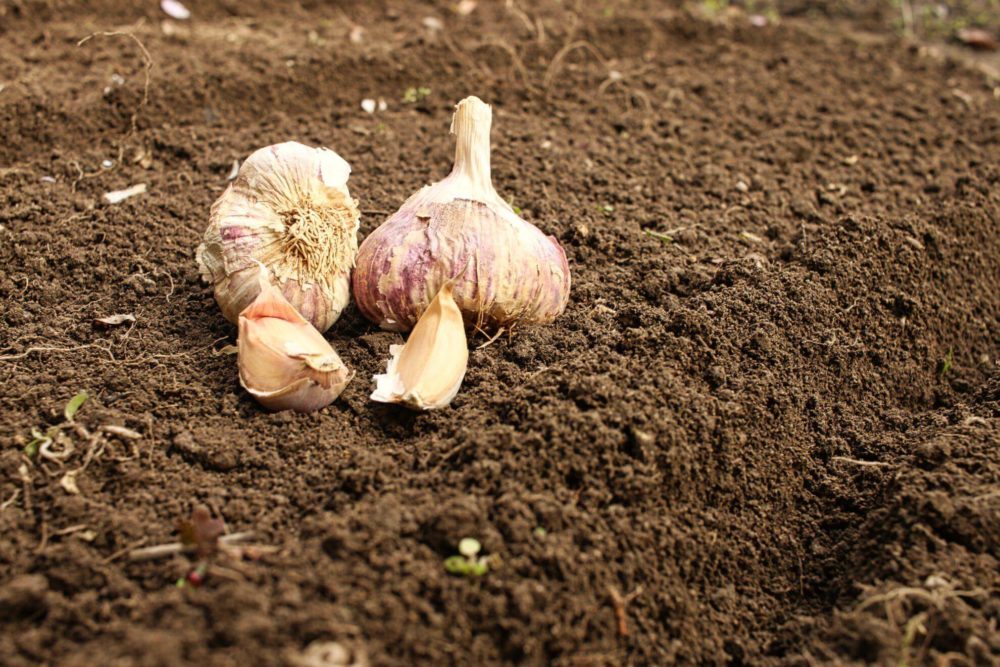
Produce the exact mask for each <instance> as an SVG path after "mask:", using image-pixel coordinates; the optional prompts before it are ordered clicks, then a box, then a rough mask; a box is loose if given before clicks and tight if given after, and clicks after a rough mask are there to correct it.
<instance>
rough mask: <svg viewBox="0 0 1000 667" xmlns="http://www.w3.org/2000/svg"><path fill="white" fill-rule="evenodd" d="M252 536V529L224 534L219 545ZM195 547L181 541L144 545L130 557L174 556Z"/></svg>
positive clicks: (135, 559)
mask: <svg viewBox="0 0 1000 667" xmlns="http://www.w3.org/2000/svg"><path fill="white" fill-rule="evenodd" d="M251 537H253V533H252V532H250V531H246V532H242V533H231V534H229V535H223V536H222V537H220V538H219V546H220V547H226V546H230V545H236V544H239V543H240V542H245V541H246V540H248V539H250V538H251ZM193 549H194V546H192V545H187V544H182V543H180V542H170V543H168V544H157V545H155V546H152V547H143V548H142V549H133V550H132V551H130V552H129V555H128V559H129V560H131V561H143V560H153V559H155V558H163V557H164V556H172V555H174V554H178V553H181V552H183V551H191V550H193Z"/></svg>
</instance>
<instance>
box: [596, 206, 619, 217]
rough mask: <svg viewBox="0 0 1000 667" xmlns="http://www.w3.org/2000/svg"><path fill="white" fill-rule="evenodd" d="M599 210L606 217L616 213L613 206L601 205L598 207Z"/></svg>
mask: <svg viewBox="0 0 1000 667" xmlns="http://www.w3.org/2000/svg"><path fill="white" fill-rule="evenodd" d="M597 210H598V211H600V212H601V213H603V214H604V215H611V214H612V213H614V211H615V207H614V206H612V205H611V204H599V205H598V206H597Z"/></svg>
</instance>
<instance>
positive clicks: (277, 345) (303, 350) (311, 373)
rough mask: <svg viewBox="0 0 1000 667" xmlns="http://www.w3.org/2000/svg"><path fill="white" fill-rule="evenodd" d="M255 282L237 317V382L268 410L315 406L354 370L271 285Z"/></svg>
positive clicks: (324, 401) (332, 396)
mask: <svg viewBox="0 0 1000 667" xmlns="http://www.w3.org/2000/svg"><path fill="white" fill-rule="evenodd" d="M260 282H261V283H262V286H261V289H260V292H259V294H258V295H257V298H256V299H254V302H253V303H252V304H250V305H249V306H248V307H247V308H246V309H245V310H244V311H243V312H242V313H240V317H239V338H238V340H237V350H238V363H239V369H240V384H242V385H243V387H244V388H245V389H246V390H247V391H248V392H249V393H250V395H251V396H253V397H254V398H255V399H257V401H258V402H259V403H260V404H261V405H263V406H264V407H265V408H268V409H270V410H275V411H280V410H294V411H296V412H313V411H316V410H320V409H322V408H324V407H326V406H327V405H329V404H330V403H331V402H333V400H334V399H336V398H337V397H338V396H339V395H340V393H341V392H342V391H343V390H344V387H346V386H347V383H348V382H350V381H351V378H352V377H353V376H354V374H353V373H351V372H350V371H349V370H348V369H347V367H346V366H345V365H344V362H343V361H341V360H340V357H339V356H337V353H336V352H335V351H334V350H333V348H332V347H331V346H330V344H329V343H328V342H327V341H326V339H325V338H323V336H322V334H320V333H319V331H317V330H316V328H315V327H314V326H313V325H311V324H310V323H309V322H308V321H306V319H305V318H303V317H302V315H300V314H299V312H298V311H297V310H295V308H294V307H293V306H292V305H291V304H290V303H289V302H288V300H287V299H285V297H284V296H282V294H281V291H280V290H279V289H278V288H277V287H274V286H273V285H269V284H266V281H263V280H261V281H260Z"/></svg>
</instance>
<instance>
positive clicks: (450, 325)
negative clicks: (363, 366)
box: [371, 281, 469, 410]
mask: <svg viewBox="0 0 1000 667" xmlns="http://www.w3.org/2000/svg"><path fill="white" fill-rule="evenodd" d="M453 290H454V283H453V282H452V281H449V282H447V283H445V284H444V286H443V287H442V288H441V289H440V290H439V291H438V293H437V296H435V297H434V300H433V301H432V302H431V305H430V306H428V308H427V310H425V311H424V313H423V315H421V316H420V319H419V320H418V321H417V324H416V326H415V327H413V331H412V332H410V337H409V339H407V341H406V343H405V344H404V345H393V346H391V347H390V348H389V352H390V354H392V358H391V359H390V360H389V366H388V368H387V369H386V372H385V373H384V374H383V375H376V376H375V378H374V379H375V391H374V393H372V395H371V398H372V400H373V401H378V402H380V403H400V404H402V405H405V406H407V407H409V408H414V409H417V410H434V409H436V408H443V407H445V406H446V405H448V404H449V403H451V401H452V399H453V398H455V395H456V394H457V393H458V389H459V387H461V386H462V379H463V378H464V377H465V370H466V367H467V366H468V363H469V348H468V341H467V340H466V337H465V323H464V321H463V319H462V311H460V310H459V309H458V306H457V305H456V304H455V298H454V295H453Z"/></svg>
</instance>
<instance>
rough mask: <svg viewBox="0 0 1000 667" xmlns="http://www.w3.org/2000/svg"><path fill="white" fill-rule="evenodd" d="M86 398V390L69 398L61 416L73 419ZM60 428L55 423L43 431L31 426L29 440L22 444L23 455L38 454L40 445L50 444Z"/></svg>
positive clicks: (31, 456)
mask: <svg viewBox="0 0 1000 667" xmlns="http://www.w3.org/2000/svg"><path fill="white" fill-rule="evenodd" d="M88 398H89V396H88V395H87V392H85V391H81V392H80V393H78V394H77V395H76V396H74V397H73V398H71V399H69V402H68V403H67V404H66V407H65V408H63V417H65V420H66V421H67V422H72V421H73V417H75V416H76V413H77V412H78V411H79V410H80V408H81V407H82V406H83V404H84V403H86V402H87V399H88ZM61 430H62V425H61V424H57V425H56V426H50V427H49V428H47V429H46V430H45V432H44V433H43V432H42V431H41V430H39V429H37V428H32V429H31V440H30V441H29V442H28V444H27V445H25V446H24V455H25V456H27V457H28V458H29V459H33V458H35V457H36V456H37V455H38V450H40V449H41V448H42V447H45V446H47V445H50V444H52V441H53V440H54V439H55V437H56V436H57V435H58V434H59V431H61Z"/></svg>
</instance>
